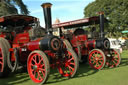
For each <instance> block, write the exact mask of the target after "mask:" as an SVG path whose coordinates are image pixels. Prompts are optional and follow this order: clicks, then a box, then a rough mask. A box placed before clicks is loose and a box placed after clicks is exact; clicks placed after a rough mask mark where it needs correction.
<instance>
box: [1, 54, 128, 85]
mask: <svg viewBox="0 0 128 85" xmlns="http://www.w3.org/2000/svg"><path fill="white" fill-rule="evenodd" d="M121 56H122V61H121V64H120V66H119V67H116V68H113V69H110V68H104V69H103V70H100V71H95V70H93V69H91V68H90V67H89V65H88V64H80V67H79V69H78V71H77V74H76V75H75V77H74V78H71V79H68V78H65V77H61V76H60V75H59V73H58V72H57V70H56V69H54V70H52V73H51V74H50V76H49V78H48V81H47V82H46V84H45V85H128V51H123V53H122V54H121ZM0 85H35V84H34V83H33V82H32V81H31V79H30V78H29V76H28V74H27V73H17V74H11V75H10V76H9V77H8V78H3V79H0Z"/></svg>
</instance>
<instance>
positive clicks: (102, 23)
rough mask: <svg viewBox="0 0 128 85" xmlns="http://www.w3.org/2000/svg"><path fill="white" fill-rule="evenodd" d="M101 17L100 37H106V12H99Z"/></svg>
mask: <svg viewBox="0 0 128 85" xmlns="http://www.w3.org/2000/svg"><path fill="white" fill-rule="evenodd" d="M99 14H100V15H99V18H100V37H101V38H104V12H100V13H99Z"/></svg>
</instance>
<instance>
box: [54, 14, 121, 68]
mask: <svg viewBox="0 0 128 85" xmlns="http://www.w3.org/2000/svg"><path fill="white" fill-rule="evenodd" d="M104 21H107V20H106V19H105V18H104V14H103V13H102V12H101V13H100V16H94V17H89V18H85V19H79V20H74V21H69V22H63V23H58V24H53V25H52V26H53V28H54V29H57V28H58V31H59V33H60V35H59V36H60V37H61V38H62V39H63V42H64V43H65V44H66V46H67V47H68V48H72V49H74V51H75V52H76V53H77V55H78V56H79V60H80V62H84V61H85V60H86V59H88V61H89V64H90V66H91V67H92V68H94V69H102V68H103V67H104V65H105V64H106V66H107V67H111V68H112V67H116V66H118V65H119V64H120V60H121V58H120V54H119V53H118V51H116V50H115V49H110V42H109V40H108V39H107V38H105V37H104ZM96 24H99V26H100V32H99V33H98V32H96V31H95V30H96V28H95V27H92V32H91V36H92V37H90V38H89V37H88V35H87V34H88V32H86V31H85V30H84V29H82V28H80V27H83V26H88V25H96ZM68 29H70V30H68ZM74 29H75V31H73V30H74ZM64 30H67V31H66V33H64ZM97 35H98V37H97Z"/></svg>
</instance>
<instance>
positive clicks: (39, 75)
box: [27, 50, 50, 84]
mask: <svg viewBox="0 0 128 85" xmlns="http://www.w3.org/2000/svg"><path fill="white" fill-rule="evenodd" d="M27 69H28V74H29V76H30V78H31V79H32V81H34V82H35V83H38V84H43V83H45V82H46V80H47V77H48V75H49V72H50V65H49V61H48V58H47V56H46V55H45V54H44V52H42V51H39V50H36V51H33V52H32V53H30V55H29V57H28V61H27Z"/></svg>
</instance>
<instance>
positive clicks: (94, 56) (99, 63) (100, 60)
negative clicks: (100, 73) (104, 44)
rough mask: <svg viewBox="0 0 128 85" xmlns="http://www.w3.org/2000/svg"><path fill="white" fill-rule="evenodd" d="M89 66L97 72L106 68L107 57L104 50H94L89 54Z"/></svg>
mask: <svg viewBox="0 0 128 85" xmlns="http://www.w3.org/2000/svg"><path fill="white" fill-rule="evenodd" d="M88 61H89V64H90V66H91V67H92V68H94V69H96V70H100V69H102V68H103V67H104V65H105V62H106V57H105V55H104V53H103V51H102V50H100V49H93V50H92V51H91V52H90V53H89V58H88Z"/></svg>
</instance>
